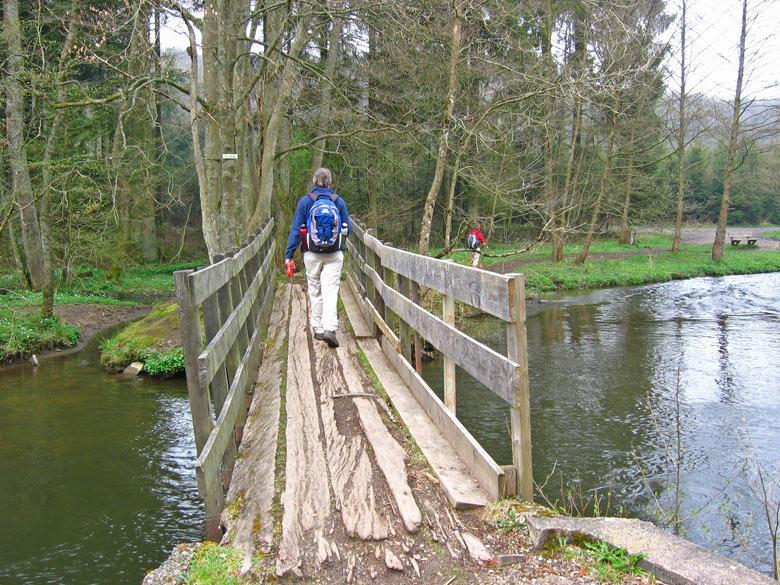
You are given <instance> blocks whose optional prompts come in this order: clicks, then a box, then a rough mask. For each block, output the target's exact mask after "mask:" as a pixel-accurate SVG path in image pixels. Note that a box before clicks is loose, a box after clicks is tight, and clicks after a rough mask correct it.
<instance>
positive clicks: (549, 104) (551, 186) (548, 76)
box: [541, 0, 563, 259]
mask: <svg viewBox="0 0 780 585" xmlns="http://www.w3.org/2000/svg"><path fill="white" fill-rule="evenodd" d="M553 23H554V15H553V9H552V2H551V0H547V2H545V14H544V26H543V27H541V36H542V55H543V66H544V77H545V82H546V84H547V87H548V90H547V92H546V93H545V95H544V146H543V152H544V201H545V203H546V205H547V206H548V208H549V209H550V211H551V213H552V219H553V221H552V223H553V230H552V231H553V234H552V239H553V246H552V247H553V259H554V256H555V251H556V249H561V248H562V247H563V245H562V232H561V228H562V227H563V226H559V225H557V224H558V223H559V222H558V219H559V214H558V213H557V209H558V208H559V207H560V202H558V201H556V196H557V193H556V189H555V158H554V153H553V138H554V133H555V104H554V103H553V95H552V91H551V90H552V87H553V84H554V82H555V63H554V61H553V54H552V36H553Z"/></svg>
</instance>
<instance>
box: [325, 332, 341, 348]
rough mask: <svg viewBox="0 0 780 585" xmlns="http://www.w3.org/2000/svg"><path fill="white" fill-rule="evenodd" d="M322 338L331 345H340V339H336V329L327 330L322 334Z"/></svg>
mask: <svg viewBox="0 0 780 585" xmlns="http://www.w3.org/2000/svg"><path fill="white" fill-rule="evenodd" d="M322 339H323V340H324V341H325V343H327V344H328V345H329V346H330V347H338V346H339V340H338V339H336V332H335V331H325V332H324V333H323V334H322Z"/></svg>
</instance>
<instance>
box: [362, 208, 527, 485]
mask: <svg viewBox="0 0 780 585" xmlns="http://www.w3.org/2000/svg"><path fill="white" fill-rule="evenodd" d="M353 228H354V237H352V238H350V239H349V240H348V242H347V247H348V250H349V254H347V280H348V282H349V285H350V286H351V287H352V289H353V291H354V293H355V296H356V297H357V298H358V300H359V303H358V304H359V306H360V308H361V311H362V312H363V314H364V316H365V317H366V319H367V320H368V322H369V323H372V322H373V323H374V326H375V333H376V334H377V335H378V336H379V337H381V338H382V339H381V341H382V347H383V350H384V352H385V354H386V355H387V356H388V358H390V360H391V361H392V362H393V363H394V365H395V366H396V369H397V370H398V371H399V373H400V374H401V376H402V377H403V378H404V379H405V381H406V383H407V384H408V385H409V387H410V388H411V390H412V391H413V392H414V393H415V396H416V397H417V399H418V401H419V402H420V404H421V405H422V406H423V408H425V410H426V412H427V414H428V415H429V416H430V418H431V419H432V420H433V421H434V423H436V424H437V426H438V427H439V430H440V431H441V432H442V434H443V435H444V436H445V437H447V439H448V440H449V442H450V444H451V445H452V446H453V448H454V450H455V451H456V453H458V455H459V456H460V457H461V459H463V461H464V463H465V464H466V465H468V466H469V468H470V469H471V471H472V473H473V474H474V476H475V479H477V481H478V482H479V483H480V484H481V485H482V487H483V488H484V489H485V491H486V492H487V493H488V495H490V496H491V497H492V498H494V499H497V498H499V497H502V496H505V495H508V494H509V493H517V494H518V495H520V496H521V497H523V498H525V499H531V498H532V496H533V476H532V469H531V423H530V408H529V393H528V358H527V345H526V331H525V280H524V277H523V275H522V274H509V275H503V274H495V273H492V272H487V271H485V270H478V269H475V268H470V267H468V266H462V265H460V264H454V263H452V262H450V261H443V260H437V259H435V258H431V257H429V256H421V255H419V254H414V253H412V252H407V251H405V250H400V249H397V248H393V247H392V246H391V245H389V244H383V243H382V242H380V241H379V240H377V239H376V238H375V237H374V236H372V235H371V234H370V233H368V232H367V231H364V230H363V228H362V227H361V226H360V225H359V224H358V223H357V222H353ZM421 286H422V287H426V288H429V289H433V290H436V291H438V292H439V293H441V294H442V295H443V303H442V304H443V311H442V313H443V315H442V317H441V318H439V317H437V316H435V315H433V314H432V313H430V312H428V311H426V310H425V309H423V308H422V307H421V306H420V305H419V304H418V303H417V302H416V301H417V299H418V290H419V287H421ZM456 300H458V301H461V302H463V303H466V304H468V305H470V306H472V307H475V308H476V309H479V310H480V311H482V312H484V313H488V314H490V315H493V316H495V317H498V318H499V319H501V320H503V321H504V322H506V335H507V355H506V356H504V355H501V354H499V353H497V352H495V351H493V350H492V349H491V348H489V347H487V346H486V345H484V344H482V343H480V342H479V341H477V340H475V339H472V338H471V337H469V336H468V335H466V334H465V333H463V332H461V331H459V330H458V329H457V328H456V327H455V301H456ZM419 337H423V338H425V339H426V340H428V342H429V343H430V344H431V345H433V346H434V347H435V348H436V349H437V350H438V351H440V352H441V353H442V355H443V356H444V405H443V404H442V402H441V401H440V400H439V399H438V398H437V397H436V396H435V394H434V393H433V392H432V391H431V389H430V388H429V387H428V385H427V384H426V383H425V381H424V380H423V379H422V377H420V375H419V372H420V369H421V366H420V357H419V356H420V351H421V344H420V343H419ZM413 339H417V341H416V342H414V346H415V349H416V354H417V355H416V356H415V357H414V359H413V357H412V344H413ZM456 364H457V365H459V366H460V367H461V368H463V369H464V370H465V371H466V372H468V373H469V374H471V375H472V376H473V377H474V378H476V379H477V380H478V381H479V382H481V383H482V384H483V385H485V386H486V387H487V388H489V389H490V390H492V391H493V392H494V393H495V394H497V395H498V396H500V397H501V398H503V399H504V400H505V401H506V402H507V403H508V404H509V407H510V418H511V440H512V459H513V465H512V466H504V467H501V466H498V465H497V464H496V463H495V461H493V459H492V458H491V457H490V456H489V455H488V454H487V452H485V450H484V449H483V448H482V447H481V446H480V445H479V443H478V442H477V441H475V440H474V438H473V437H472V436H471V435H470V434H469V432H468V431H467V430H466V429H465V428H464V427H463V425H462V424H461V423H460V421H458V420H457V417H456V416H455V412H456V401H457V400H456V383H455V365H456ZM445 405H446V406H445Z"/></svg>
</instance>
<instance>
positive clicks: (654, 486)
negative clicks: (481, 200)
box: [425, 273, 780, 572]
mask: <svg viewBox="0 0 780 585" xmlns="http://www.w3.org/2000/svg"><path fill="white" fill-rule="evenodd" d="M527 327H528V352H529V373H530V388H531V425H532V443H533V459H534V479H535V480H536V482H537V483H543V482H544V481H545V478H546V477H547V476H548V475H550V473H551V472H553V470H554V473H553V476H552V477H551V478H550V480H549V481H548V483H547V487H546V488H545V492H546V493H547V494H548V496H549V497H550V499H553V498H556V497H557V496H559V495H560V492H561V487H560V486H561V480H563V483H564V484H565V485H569V486H573V487H574V492H575V493H582V494H584V496H588V495H590V494H592V493H593V490H595V489H599V490H600V492H601V493H606V492H607V491H609V492H610V493H611V500H612V501H611V510H610V512H611V513H612V514H613V515H615V514H618V513H619V512H620V510H621V508H622V510H623V513H624V514H626V515H631V516H639V517H641V518H644V519H649V520H654V521H659V519H660V518H662V517H663V515H664V514H665V513H668V512H669V511H670V510H671V509H673V500H674V498H673V493H674V489H673V488H674V486H675V485H676V484H677V483H678V482H677V481H676V480H675V479H674V478H675V475H676V473H675V469H676V466H675V464H674V461H675V459H676V453H677V448H676V446H677V437H678V432H677V428H678V423H677V421H678V420H679V438H680V446H681V452H682V457H681V465H680V481H679V485H680V491H681V494H682V496H681V497H682V500H681V517H682V518H683V522H682V529H683V533H684V534H685V535H686V536H688V537H689V538H690V539H691V540H693V541H694V542H697V543H698V544H701V545H702V546H705V547H707V548H710V549H713V550H716V551H717V552H719V553H721V554H724V555H727V556H730V557H732V558H735V559H738V560H740V561H741V562H744V563H745V564H747V565H748V566H751V567H754V568H757V569H759V570H762V571H764V572H769V571H770V568H771V547H770V540H769V533H768V531H767V526H766V520H765V518H764V512H763V508H762V507H761V505H760V504H759V503H758V502H757V499H756V497H755V496H754V495H753V493H752V491H751V485H753V486H754V485H755V481H754V480H755V473H754V472H755V467H756V465H757V464H761V465H762V466H763V467H764V468H765V469H766V471H767V472H768V473H772V472H773V471H774V472H775V475H774V482H775V492H776V495H775V498H776V499H777V498H780V473H778V465H780V274H777V273H775V274H759V275H751V276H729V277H725V278H697V279H692V280H685V281H675V282H669V283H663V284H655V285H649V286H642V287H636V288H623V289H609V290H599V291H594V292H590V293H586V294H583V293H579V294H576V295H561V296H560V297H558V298H555V299H552V300H549V301H546V302H542V303H534V304H529V305H528V319H527ZM471 333H472V334H473V335H475V336H476V337H478V338H481V339H482V340H484V341H485V342H486V343H487V344H488V345H490V346H492V347H493V348H494V349H496V350H498V351H501V352H505V348H506V344H505V330H504V328H503V326H500V325H499V324H497V323H495V322H492V321H485V322H483V323H480V324H479V325H477V326H475V329H474V330H473V331H471ZM441 371H442V368H441V363H440V362H438V361H434V362H431V363H429V364H428V365H427V366H426V372H425V377H426V379H428V380H429V382H430V383H431V385H432V386H433V387H434V388H435V389H436V390H437V391H440V389H441ZM678 371H679V408H678V407H677V397H678V392H677V391H676V388H677V387H678V385H677V372H678ZM457 384H458V385H457V388H458V394H457V399H458V404H457V412H458V418H460V419H461V421H463V423H464V425H465V426H466V427H467V428H468V429H469V430H470V431H471V432H472V434H473V435H474V436H475V437H476V438H477V439H478V440H479V441H480V442H481V443H482V445H483V446H485V448H486V449H487V450H488V452H489V453H490V454H491V455H492V456H493V457H494V458H495V459H496V461H497V462H498V463H500V464H504V463H511V460H512V455H511V451H510V445H509V440H508V430H507V429H508V427H509V422H508V410H507V408H506V407H505V406H504V404H503V403H502V401H501V400H500V399H498V398H495V397H494V396H493V395H492V394H491V393H490V392H489V391H487V390H485V389H484V387H482V386H481V385H480V384H478V383H477V382H475V381H474V380H473V378H471V377H470V376H469V375H468V374H466V373H465V372H463V371H462V370H458V381H457ZM670 488H671V489H670ZM564 491H565V490H564ZM652 492H654V493H656V494H657V498H658V501H657V503H656V499H655V498H654V497H653V496H652V495H651V493H652ZM603 503H604V502H603Z"/></svg>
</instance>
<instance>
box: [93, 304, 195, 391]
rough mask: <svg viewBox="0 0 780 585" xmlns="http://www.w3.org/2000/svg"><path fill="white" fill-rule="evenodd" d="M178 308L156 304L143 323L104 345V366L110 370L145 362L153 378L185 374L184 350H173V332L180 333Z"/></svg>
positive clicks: (147, 370) (101, 352) (129, 326)
mask: <svg viewBox="0 0 780 585" xmlns="http://www.w3.org/2000/svg"><path fill="white" fill-rule="evenodd" d="M177 308H178V307H177V305H176V303H175V302H173V301H166V302H163V303H158V304H157V305H155V306H154V307H153V308H152V310H151V311H149V314H148V315H146V316H145V317H144V318H143V319H141V320H140V321H136V322H135V323H131V324H130V325H128V326H127V327H125V328H124V329H122V330H121V331H120V332H119V333H117V334H116V335H114V336H113V337H110V338H109V339H106V340H105V341H104V342H103V343H101V345H100V363H102V364H103V365H104V366H106V367H125V366H126V365H128V364H129V363H131V362H136V361H141V362H144V371H146V372H147V373H148V374H149V375H151V376H157V377H171V376H176V375H178V374H182V373H183V372H184V351H183V350H182V348H181V347H180V346H177V347H170V346H171V343H172V340H171V336H170V334H171V332H173V331H176V330H178V328H179V319H178V314H177Z"/></svg>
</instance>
